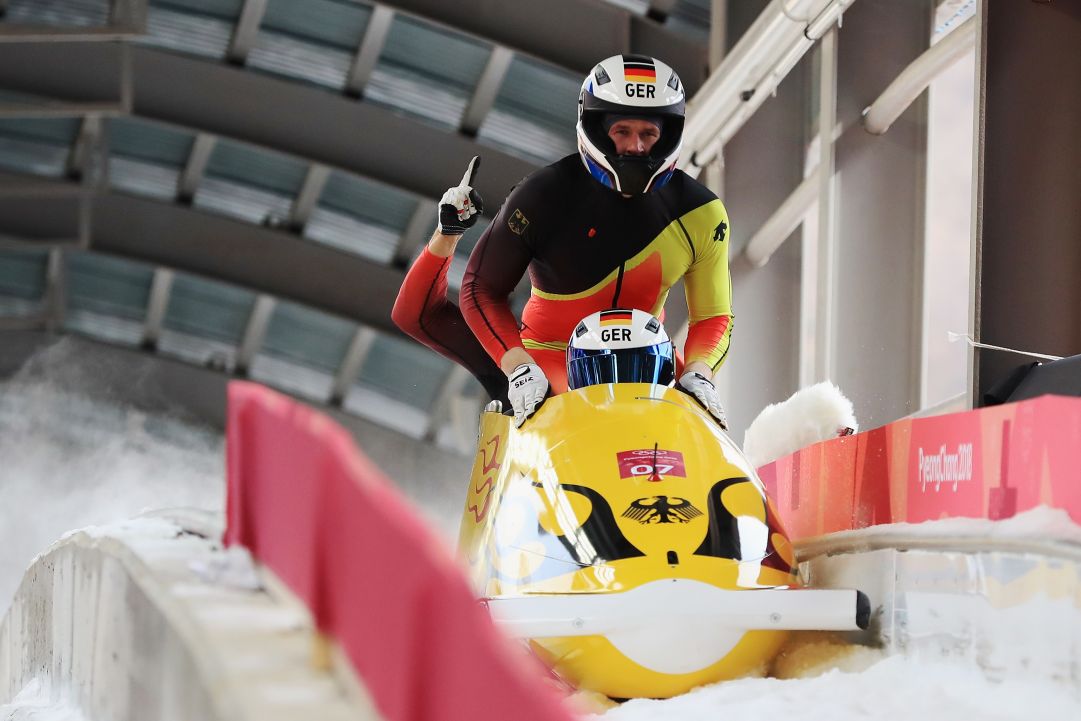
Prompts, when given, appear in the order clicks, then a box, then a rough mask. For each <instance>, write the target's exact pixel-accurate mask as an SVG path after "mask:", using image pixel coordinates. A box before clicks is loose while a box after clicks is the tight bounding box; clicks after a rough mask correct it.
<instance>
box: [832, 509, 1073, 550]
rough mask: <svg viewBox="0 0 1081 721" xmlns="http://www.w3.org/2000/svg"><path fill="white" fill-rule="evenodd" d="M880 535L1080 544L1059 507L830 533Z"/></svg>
mask: <svg viewBox="0 0 1081 721" xmlns="http://www.w3.org/2000/svg"><path fill="white" fill-rule="evenodd" d="M881 535H904V536H917V537H918V536H924V537H928V538H937V537H941V536H957V537H979V538H988V539H1037V540H1042V541H1049V540H1054V541H1063V542H1066V543H1077V544H1081V525H1078V524H1077V523H1075V522H1074V521H1073V520H1072V519H1071V518H1070V515H1069V514H1068V513H1067V512H1066V511H1064V510H1062V509H1061V508H1051V507H1049V506H1036V507H1035V508H1030V509H1029V510H1027V511H1022V512H1021V513H1018V514H1017V515H1016V516H1013V517H1012V518H1007V519H1004V520H1001V521H990V520H988V519H986V518H942V519H938V520H934V521H923V522H922V523H887V524H883V525H880V526H871V527H869V528H861V529H859V530H855V531H841V532H840V533H832V534H830V538H831V539H833V540H837V541H844V540H847V539H853V540H855V539H861V540H867V539H871V538H874V537H875V536H881Z"/></svg>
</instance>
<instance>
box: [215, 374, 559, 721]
mask: <svg viewBox="0 0 1081 721" xmlns="http://www.w3.org/2000/svg"><path fill="white" fill-rule="evenodd" d="M227 462H228V502H227V509H226V511H227V519H228V526H227V529H226V533H225V541H226V543H227V544H230V545H232V544H241V545H243V546H246V547H247V548H249V549H250V550H251V552H252V554H253V555H254V556H255V557H256V558H257V559H258V560H259V561H260V562H261V563H263V564H264V565H266V566H268V567H269V568H270V569H271V570H273V571H274V573H275V574H276V575H277V576H278V577H279V578H280V579H281V580H282V581H283V582H284V583H285V584H286V585H288V586H289V588H290V589H292V590H293V592H294V593H296V594H297V596H298V597H300V598H301V599H302V600H303V601H304V602H305V603H306V604H307V605H308V608H309V609H311V612H312V616H313V617H314V619H315V622H316V624H317V625H318V628H319V630H320V631H322V632H323V633H325V634H327V635H329V636H331V637H333V638H334V639H336V640H337V642H338V643H339V644H340V645H341V647H342V648H343V649H344V651H345V654H346V655H347V656H348V658H349V660H350V661H351V662H352V664H353V666H354V668H355V669H356V671H357V674H358V675H359V677H360V678H361V679H362V681H363V682H364V684H365V686H366V687H367V689H368V691H369V693H370V694H371V696H372V697H373V699H374V701H375V704H376V706H377V708H378V709H379V711H380V713H381V714H382V715H383V716H384V718H386V719H388V721H421V720H425V721H441V720H443V719H446V720H447V721H450V720H452V719H469V720H470V721H478V720H481V719H538V720H543V721H568V720H569V719H570V718H571V717H570V715H569V713H568V712H567V711H566V710H565V709H564V708H563V706H562V704H561V703H560V701H559V700H558V698H557V697H556V695H555V691H554V690H553V689H550V688H549V687H548V686H547V685H546V684H545V683H544V682H543V681H542V679H543V677H544V674H545V671H544V669H542V668H541V667H540V665H539V664H536V665H535V666H534V665H531V663H532V661H531V659H530V658H529V657H528V656H526V655H525V654H524V653H516V652H515V649H513V648H512V647H511V646H510V643H509V642H508V641H507V640H506V639H504V638H503V637H502V636H501V635H499V633H498V632H497V631H496V629H495V628H494V627H493V626H492V623H491V621H490V619H489V618H488V615H487V613H486V612H485V611H484V610H483V609H482V608H481V607H480V606H479V605H478V604H477V602H476V601H475V600H474V597H473V595H472V594H471V592H470V590H469V587H468V584H467V583H466V581H465V579H464V577H463V575H462V574H461V573H460V571H459V569H458V567H457V566H456V564H455V563H454V561H453V559H452V557H451V555H450V552H449V551H448V550H447V548H446V545H445V544H444V543H443V542H442V541H441V540H440V539H438V538H437V537H436V536H434V535H433V533H432V532H431V531H429V530H428V529H427V528H426V527H425V525H424V523H423V522H422V521H421V520H420V517H419V516H418V515H417V513H416V512H415V511H414V510H413V509H412V508H411V507H410V506H409V504H408V503H407V502H406V500H405V499H404V498H403V497H402V496H401V495H400V494H399V493H398V492H397V491H396V490H395V489H394V487H393V486H392V484H391V483H390V482H389V481H388V480H387V479H386V478H385V477H384V476H383V474H382V473H381V472H380V471H379V469H377V468H376V467H375V466H374V465H373V464H372V463H371V461H369V460H368V459H367V457H365V456H364V454H363V453H361V452H360V451H359V450H358V449H357V448H356V447H355V446H354V444H353V440H352V437H351V436H350V435H349V434H348V433H347V432H346V431H345V430H344V429H343V428H341V427H340V426H338V425H337V424H336V423H334V422H333V421H331V420H330V419H328V418H327V417H325V416H323V415H321V414H319V413H317V412H315V411H313V410H312V409H310V408H307V407H306V406H303V405H301V404H299V403H296V402H294V401H292V400H290V399H288V398H286V397H285V396H282V395H280V394H278V393H275V392H273V391H270V390H268V389H266V388H264V387H262V386H259V385H256V384H254V383H246V382H233V383H230V384H229V421H228V430H227ZM465 482H466V479H462V483H463V488H464V485H465Z"/></svg>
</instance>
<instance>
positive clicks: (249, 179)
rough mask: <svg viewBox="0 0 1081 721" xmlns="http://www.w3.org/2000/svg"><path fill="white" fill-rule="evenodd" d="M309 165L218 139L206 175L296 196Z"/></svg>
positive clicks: (284, 156)
mask: <svg viewBox="0 0 1081 721" xmlns="http://www.w3.org/2000/svg"><path fill="white" fill-rule="evenodd" d="M307 172H308V165H307V164H306V163H303V162H301V161H300V160H298V159H296V158H292V157H290V156H288V155H282V154H280V153H273V152H270V151H266V150H262V149H259V148H255V147H253V146H250V145H244V144H241V143H236V142H233V141H231V140H225V139H219V140H218V142H217V143H216V144H215V145H214V152H212V153H211V154H210V161H209V162H208V163H207V167H206V174H207V176H208V177H217V178H221V179H224V180H232V181H236V182H238V183H242V184H245V185H250V186H253V187H256V188H263V189H266V190H271V191H276V192H278V193H284V194H286V195H290V196H295V195H296V194H297V192H299V191H300V186H301V185H302V184H303V183H304V177H305V175H306V174H307Z"/></svg>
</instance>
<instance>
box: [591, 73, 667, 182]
mask: <svg viewBox="0 0 1081 721" xmlns="http://www.w3.org/2000/svg"><path fill="white" fill-rule="evenodd" d="M685 112H686V98H685V97H684V93H683V83H681V82H680V80H679V76H678V75H676V72H675V71H674V70H672V68H670V67H668V66H667V65H665V64H664V63H662V62H661V61H660V60H655V59H654V58H651V57H649V56H648V55H613V56H612V57H610V58H607V59H605V60H602V61H601V62H600V64H598V65H597V67H595V68H593V72H591V73H590V74H589V75H587V76H586V79H585V81H584V82H583V83H582V91H581V93H579V95H578V126H577V131H578V153H579V154H580V155H581V156H582V162H584V163H585V165H586V168H587V169H588V170H589V172H590V174H591V175H592V176H593V177H594V178H596V179H597V180H598V181H599V182H600V183H601V184H603V185H605V186H607V187H609V188H612V189H613V190H617V191H619V192H621V193H626V194H628V195H634V194H636V193H645V192H648V191H651V190H656V189H657V188H660V187H661V186H663V185H664V184H665V183H667V182H668V181H669V180H670V179H671V177H672V171H674V170H675V167H676V160H677V159H678V158H679V151H680V148H681V147H682V146H683V118H684V114H685ZM609 114H616V115H629V116H632V117H636V118H648V119H653V118H656V119H658V120H660V123H661V136H660V138H659V139H658V140H657V142H656V144H654V146H653V147H652V148H651V149H650V152H649V154H648V155H645V156H632V155H616V147H615V143H613V142H612V140H611V138H609V137H608V132H607V128H605V127H604V118H605V116H607V115H609Z"/></svg>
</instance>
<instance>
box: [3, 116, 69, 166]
mask: <svg viewBox="0 0 1081 721" xmlns="http://www.w3.org/2000/svg"><path fill="white" fill-rule="evenodd" d="M78 132H79V121H78V120H77V119H75V118H34V119H21V118H20V119H0V167H3V168H7V169H9V170H14V171H17V172H21V173H32V174H34V175H47V176H50V177H59V176H62V175H63V174H64V172H65V168H66V166H67V160H68V154H69V152H70V150H71V143H72V140H74V138H75V136H76V135H77V134H78Z"/></svg>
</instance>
